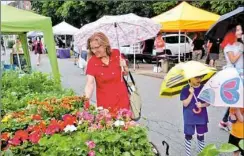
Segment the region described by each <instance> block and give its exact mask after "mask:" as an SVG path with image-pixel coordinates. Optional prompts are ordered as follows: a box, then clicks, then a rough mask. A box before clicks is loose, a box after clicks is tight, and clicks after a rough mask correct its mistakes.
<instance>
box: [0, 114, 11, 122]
mask: <svg viewBox="0 0 244 156" xmlns="http://www.w3.org/2000/svg"><path fill="white" fill-rule="evenodd" d="M10 118H12V115H11V114H8V115H5V116H4V117H3V119H2V121H1V122H8V120H9V119H10Z"/></svg>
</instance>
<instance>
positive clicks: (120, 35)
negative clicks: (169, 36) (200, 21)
mask: <svg viewBox="0 0 244 156" xmlns="http://www.w3.org/2000/svg"><path fill="white" fill-rule="evenodd" d="M160 27H161V26H160V25H159V24H156V23H155V22H154V21H153V20H151V19H149V18H145V17H140V16H137V15H135V14H132V13H130V14H125V15H116V16H103V17H102V18H100V19H98V20H97V21H95V22H92V23H89V24H86V25H84V26H83V27H82V28H81V29H80V30H79V31H78V32H77V33H76V34H75V36H74V39H75V42H76V44H77V45H78V47H83V46H86V44H87V39H88V38H89V37H90V36H91V35H92V34H94V33H95V32H103V33H104V34H106V36H107V37H108V38H109V41H110V44H111V46H112V47H113V48H115V47H117V48H119V46H124V45H131V44H134V43H137V42H140V41H144V40H147V39H150V38H152V37H155V36H156V34H157V33H158V32H159V30H160Z"/></svg>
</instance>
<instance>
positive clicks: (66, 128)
mask: <svg viewBox="0 0 244 156" xmlns="http://www.w3.org/2000/svg"><path fill="white" fill-rule="evenodd" d="M76 130H77V128H76V127H75V126H74V125H67V126H66V127H65V128H64V132H73V131H76Z"/></svg>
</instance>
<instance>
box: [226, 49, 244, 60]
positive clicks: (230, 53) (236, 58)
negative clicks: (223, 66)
mask: <svg viewBox="0 0 244 156" xmlns="http://www.w3.org/2000/svg"><path fill="white" fill-rule="evenodd" d="M241 55H242V53H239V54H237V55H234V54H233V52H231V51H230V52H227V56H228V58H229V59H230V62H231V63H235V62H236V61H237V60H238V59H239V58H240V57H241Z"/></svg>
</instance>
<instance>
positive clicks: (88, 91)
mask: <svg viewBox="0 0 244 156" xmlns="http://www.w3.org/2000/svg"><path fill="white" fill-rule="evenodd" d="M94 85H95V78H94V76H92V75H87V82H86V86H85V96H86V98H88V99H90V98H91V96H92V93H93V90H94Z"/></svg>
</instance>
